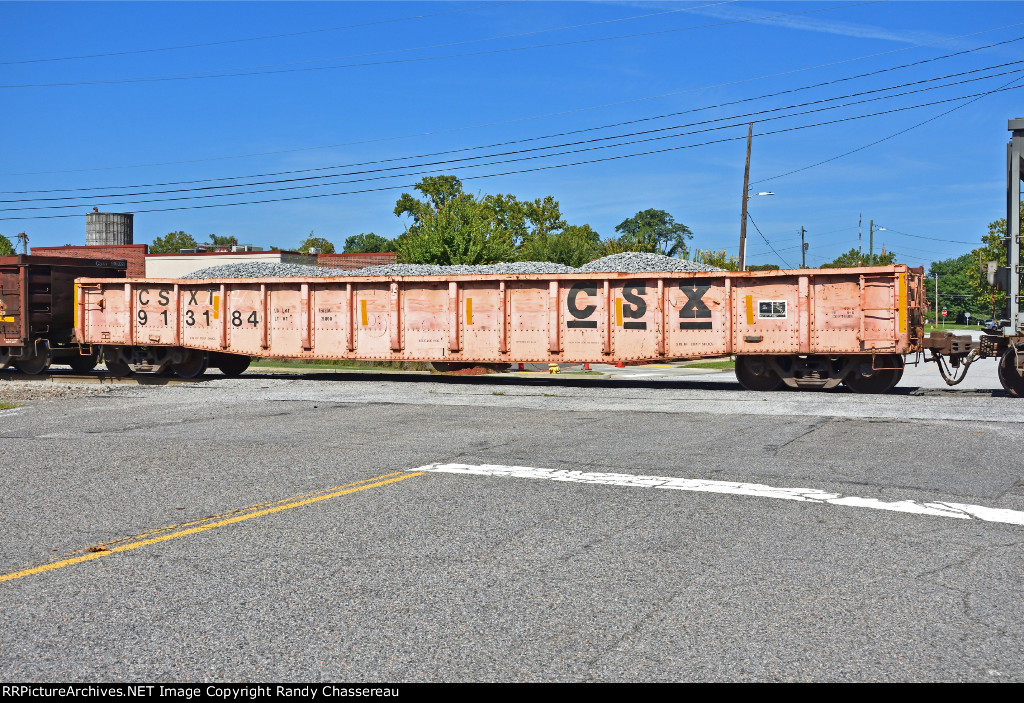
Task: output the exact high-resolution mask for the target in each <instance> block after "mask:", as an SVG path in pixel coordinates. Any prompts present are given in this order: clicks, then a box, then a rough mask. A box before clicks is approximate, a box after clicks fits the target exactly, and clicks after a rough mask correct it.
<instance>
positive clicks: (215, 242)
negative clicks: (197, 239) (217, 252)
mask: <svg viewBox="0 0 1024 703" xmlns="http://www.w3.org/2000/svg"><path fill="white" fill-rule="evenodd" d="M236 244H238V237H232V236H228V235H220V234H211V235H210V246H214V247H233V246H235V245H236Z"/></svg>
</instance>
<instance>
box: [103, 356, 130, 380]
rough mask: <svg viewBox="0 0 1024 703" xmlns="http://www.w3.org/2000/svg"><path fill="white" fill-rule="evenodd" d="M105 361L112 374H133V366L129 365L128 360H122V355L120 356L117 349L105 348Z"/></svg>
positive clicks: (120, 375)
mask: <svg viewBox="0 0 1024 703" xmlns="http://www.w3.org/2000/svg"><path fill="white" fill-rule="evenodd" d="M111 356H113V358H110V357H111ZM103 363H104V364H106V367H107V371H109V372H110V374H111V375H112V376H117V377H118V378H124V377H125V376H131V375H132V367H131V366H129V365H128V364H127V362H124V361H121V357H120V356H118V354H117V352H116V351H114V352H111V351H109V350H104V352H103Z"/></svg>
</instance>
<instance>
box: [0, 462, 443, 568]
mask: <svg viewBox="0 0 1024 703" xmlns="http://www.w3.org/2000/svg"><path fill="white" fill-rule="evenodd" d="M423 473H424V472H422V471H420V472H417V473H403V474H402V475H400V476H396V475H395V474H386V476H391V478H385V479H384V480H381V481H376V482H374V483H364V484H363V485H355V487H353V488H344V489H343V490H339V491H335V492H333V493H327V494H325V495H319V496H315V497H313V498H305V499H303V500H297V501H294V502H291V503H285V504H284V505H276V506H274V507H272V508H264V509H263V510H257V511H256V512H251V513H246V514H244V515H236V516H234V517H229V518H225V519H223V520H217V521H216V522H211V523H208V524H206V525H200V526H197V527H190V528H188V529H184V530H178V531H177V532H172V533H170V534H166V535H160V536H159V537H151V538H149V539H143V540H139V541H137V542H130V543H128V544H122V545H120V546H117V547H111V548H110V549H106V550H103V551H99V552H89V553H87V554H82V555H81V556H77V557H72V558H71V559H64V560H62V561H55V562H52V563H49V564H43V565H42V566H35V567H32V568H29V569H22V570H21V571H14V572H11V573H9V574H4V575H3V576H0V582H3V581H13V580H14V579H19V578H23V577H25V576H33V575H35V574H41V573H43V572H45V571H52V570H54V569H60V568H62V567H65V566H71V565H72V564H80V563H82V562H85V561H91V560H93V559H99V558H100V557H105V556H108V555H110V554H117V553H118V552H127V551H130V550H132V549H138V548H139V547H148V546H150V545H153V544H158V543H160V542H166V541H168V540H172V539H177V538H178V537H186V536H188V535H194V534H197V533H199V532H206V531H207V530H212V529H214V528H217V527H225V526H227V525H233V524H235V523H237V522H242V521H244V520H250V519H252V518H255V517H263V516H264V515H271V514H273V513H278V512H281V511H282V510H290V509H291V508H299V507H302V506H304V505H310V504H312V503H318V502H320V501H321V500H327V499H328V498H337V497H339V496H343V495H348V494H350V493H358V492H359V491H365V490H366V489H368V488H377V487H379V486H386V485H387V484H389V483H397V482H398V481H404V480H405V479H407V478H413V477H414V476H422V475H423ZM367 480H370V481H372V480H373V479H367Z"/></svg>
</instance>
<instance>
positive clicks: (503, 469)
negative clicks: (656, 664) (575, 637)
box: [410, 464, 1024, 525]
mask: <svg viewBox="0 0 1024 703" xmlns="http://www.w3.org/2000/svg"><path fill="white" fill-rule="evenodd" d="M410 471H427V472H433V473H448V474H469V475H474V476H506V477H512V478H533V479H544V480H548V481H568V482H572V483H594V484H600V485H605V486H623V487H631V488H664V489H668V490H676V491H694V492H698V493H725V494H729V495H741V496H756V497H758V498H779V499H782V500H796V501H803V502H808V503H828V504H829V505H842V506H848V507H853V508H870V509H872V510H889V511H893V512H898V513H913V514H915V515H931V516H934V517H951V518H957V519H959V520H971V519H977V520H984V521H986V522H1001V523H1005V524H1007V525H1024V512H1022V511H1020V510H1008V509H1004V508H989V507H986V506H984V505H970V504H967V503H948V502H929V503H923V502H918V501H914V500H899V501H894V502H891V503H890V502H885V501H882V500H878V499H877V498H859V497H857V496H842V495H840V494H838V493H830V492H828V491H822V490H819V489H817V488H778V487H775V486H766V485H764V484H761V483H737V482H734V481H710V480H707V479H694V478H676V477H673V476H644V475H637V474H613V473H600V472H596V471H569V470H566V469H537V468H533V467H530V466H502V465H500V464H482V465H473V464H427V465H426V466H421V467H419V468H418V469H410Z"/></svg>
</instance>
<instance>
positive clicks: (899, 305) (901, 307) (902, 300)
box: [896, 273, 907, 334]
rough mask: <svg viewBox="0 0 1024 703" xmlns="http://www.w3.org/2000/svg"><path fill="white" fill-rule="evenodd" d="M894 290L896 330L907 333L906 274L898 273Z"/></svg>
mask: <svg viewBox="0 0 1024 703" xmlns="http://www.w3.org/2000/svg"><path fill="white" fill-rule="evenodd" d="M896 291H897V292H896V325H897V327H896V331H897V333H898V334H907V274H905V273H901V274H899V282H898V283H897V288H896Z"/></svg>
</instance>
